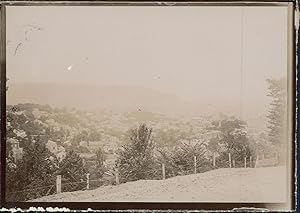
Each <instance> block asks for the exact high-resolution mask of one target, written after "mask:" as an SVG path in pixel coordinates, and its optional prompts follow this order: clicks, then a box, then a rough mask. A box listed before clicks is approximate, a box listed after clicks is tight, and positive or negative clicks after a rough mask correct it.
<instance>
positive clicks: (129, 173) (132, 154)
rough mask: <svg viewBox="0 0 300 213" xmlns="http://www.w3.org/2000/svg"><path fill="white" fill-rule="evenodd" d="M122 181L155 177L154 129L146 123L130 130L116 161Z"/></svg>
mask: <svg viewBox="0 0 300 213" xmlns="http://www.w3.org/2000/svg"><path fill="white" fill-rule="evenodd" d="M116 166H117V168H118V170H119V174H120V180H121V181H122V182H126V181H134V180H139V179H151V178H153V172H154V171H153V170H154V167H155V158H154V142H153V139H152V129H151V128H149V127H147V126H146V125H145V124H142V125H140V126H139V127H138V128H136V129H132V130H130V132H129V141H128V143H127V144H126V145H124V146H123V150H122V151H120V153H119V157H118V159H117V162H116Z"/></svg>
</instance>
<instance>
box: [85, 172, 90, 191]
mask: <svg viewBox="0 0 300 213" xmlns="http://www.w3.org/2000/svg"><path fill="white" fill-rule="evenodd" d="M86 189H90V173H87V174H86Z"/></svg>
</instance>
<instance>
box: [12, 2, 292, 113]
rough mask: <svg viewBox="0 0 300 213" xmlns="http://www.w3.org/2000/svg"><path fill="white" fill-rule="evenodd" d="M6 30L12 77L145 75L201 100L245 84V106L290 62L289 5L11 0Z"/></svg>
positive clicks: (131, 78)
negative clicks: (35, 3) (29, 3)
mask: <svg viewBox="0 0 300 213" xmlns="http://www.w3.org/2000/svg"><path fill="white" fill-rule="evenodd" d="M242 11H243V12H242ZM242 13H243V19H242ZM31 25H34V26H35V27H32V26H31ZM36 27H40V28H42V29H37V28H36ZM242 35H243V36H242ZM7 40H8V53H7V69H8V72H7V75H8V77H9V78H10V83H21V82H23V83H24V82H55V83H66V84H74V83H76V84H78V83H80V84H96V85H120V84H121V85H143V86H144V87H149V88H153V89H156V90H158V91H163V92H168V93H172V94H176V95H178V96H179V97H181V98H183V99H186V100H193V101H200V102H201V101H203V100H204V101H207V100H211V101H212V102H213V101H214V100H216V99H218V100H222V101H226V102H231V101H238V100H240V98H241V91H242V93H243V94H242V97H243V98H242V100H243V105H245V106H246V105H247V104H248V103H250V102H251V103H253V101H255V102H260V103H261V104H262V105H263V104H265V100H266V93H267V90H266V88H267V85H266V81H265V80H266V79H267V78H279V77H282V76H285V75H286V72H287V57H286V56H287V8H286V7H268V8H267V7H259V8H258V7H244V8H243V9H242V8H241V7H222V8H221V7H153V6H149V7H109V6H105V7H54V6H52V7H8V9H7ZM242 44H243V45H242ZM242 46H243V48H242ZM16 49H17V50H16ZM68 69H70V70H68ZM241 71H242V72H243V78H242V84H241ZM241 85H242V87H241ZM241 88H242V90H241ZM258 107H259V106H258Z"/></svg>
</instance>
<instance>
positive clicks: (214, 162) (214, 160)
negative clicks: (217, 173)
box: [213, 152, 216, 166]
mask: <svg viewBox="0 0 300 213" xmlns="http://www.w3.org/2000/svg"><path fill="white" fill-rule="evenodd" d="M213 166H216V153H215V152H214V153H213Z"/></svg>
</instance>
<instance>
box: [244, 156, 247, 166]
mask: <svg viewBox="0 0 300 213" xmlns="http://www.w3.org/2000/svg"><path fill="white" fill-rule="evenodd" d="M244 167H245V168H247V157H244Z"/></svg>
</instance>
